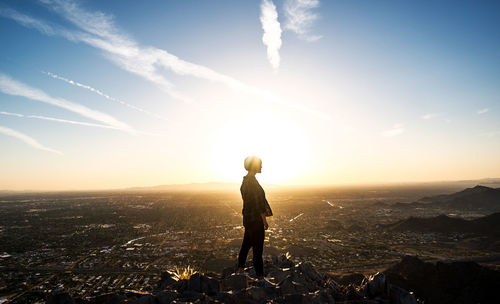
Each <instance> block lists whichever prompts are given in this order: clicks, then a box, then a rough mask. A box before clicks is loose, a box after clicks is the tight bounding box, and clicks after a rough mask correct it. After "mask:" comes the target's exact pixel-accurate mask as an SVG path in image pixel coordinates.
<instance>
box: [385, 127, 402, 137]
mask: <svg viewBox="0 0 500 304" xmlns="http://www.w3.org/2000/svg"><path fill="white" fill-rule="evenodd" d="M404 131H405V128H404V126H403V124H395V125H394V126H392V129H389V130H387V131H384V132H382V136H385V137H392V136H397V135H400V134H403V133H404Z"/></svg>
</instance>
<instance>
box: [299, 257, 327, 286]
mask: <svg viewBox="0 0 500 304" xmlns="http://www.w3.org/2000/svg"><path fill="white" fill-rule="evenodd" d="M297 268H298V269H299V270H300V271H301V272H302V273H303V274H304V275H306V276H307V277H308V278H310V279H311V280H313V281H316V282H318V283H322V282H323V276H322V275H321V274H320V273H319V272H318V271H317V270H316V269H314V267H313V266H312V265H311V264H310V263H307V262H305V263H300V264H299V265H298V266H297Z"/></svg>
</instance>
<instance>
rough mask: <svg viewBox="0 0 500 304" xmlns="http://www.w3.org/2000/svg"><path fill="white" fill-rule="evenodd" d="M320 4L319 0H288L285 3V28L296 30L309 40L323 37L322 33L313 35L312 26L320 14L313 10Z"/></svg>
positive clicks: (301, 36)
mask: <svg viewBox="0 0 500 304" xmlns="http://www.w3.org/2000/svg"><path fill="white" fill-rule="evenodd" d="M318 6H319V0H286V1H285V4H284V9H285V16H286V18H287V20H286V23H285V29H287V30H291V31H293V32H295V33H296V34H297V35H298V36H299V37H300V38H302V39H304V40H307V41H316V40H318V39H321V37H322V36H321V35H312V34H311V33H310V32H311V28H312V26H313V24H314V21H316V20H317V19H318V14H316V13H313V12H312V10H313V9H314V8H317V7H318Z"/></svg>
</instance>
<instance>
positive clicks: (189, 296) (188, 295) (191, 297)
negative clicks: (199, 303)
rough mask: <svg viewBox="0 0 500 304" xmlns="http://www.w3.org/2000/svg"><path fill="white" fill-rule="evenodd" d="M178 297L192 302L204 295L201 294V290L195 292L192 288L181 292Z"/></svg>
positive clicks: (202, 297)
mask: <svg viewBox="0 0 500 304" xmlns="http://www.w3.org/2000/svg"><path fill="white" fill-rule="evenodd" d="M178 298H179V299H180V300H183V301H186V302H194V301H196V300H202V299H204V298H205V295H204V294H202V293H201V292H197V291H194V290H186V291H184V292H183V293H181V294H180V295H179V297H178Z"/></svg>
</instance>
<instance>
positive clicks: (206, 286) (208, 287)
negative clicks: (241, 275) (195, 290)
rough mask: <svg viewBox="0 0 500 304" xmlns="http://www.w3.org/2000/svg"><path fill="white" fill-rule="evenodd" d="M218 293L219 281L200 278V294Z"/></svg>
mask: <svg viewBox="0 0 500 304" xmlns="http://www.w3.org/2000/svg"><path fill="white" fill-rule="evenodd" d="M219 291H220V284H219V280H217V279H214V278H210V277H207V276H202V277H201V292H203V293H206V294H207V295H210V296H212V295H216V294H217V293H218V292H219Z"/></svg>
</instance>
